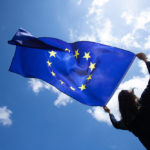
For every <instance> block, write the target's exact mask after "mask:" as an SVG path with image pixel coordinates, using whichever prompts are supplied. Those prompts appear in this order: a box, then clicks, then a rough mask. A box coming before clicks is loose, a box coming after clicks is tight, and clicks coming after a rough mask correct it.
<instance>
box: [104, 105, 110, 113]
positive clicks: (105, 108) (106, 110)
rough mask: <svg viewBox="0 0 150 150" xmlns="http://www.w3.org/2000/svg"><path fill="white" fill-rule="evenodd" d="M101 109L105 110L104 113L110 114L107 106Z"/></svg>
mask: <svg viewBox="0 0 150 150" xmlns="http://www.w3.org/2000/svg"><path fill="white" fill-rule="evenodd" d="M103 109H104V110H105V112H107V113H109V114H110V109H109V108H108V107H107V106H104V107H103Z"/></svg>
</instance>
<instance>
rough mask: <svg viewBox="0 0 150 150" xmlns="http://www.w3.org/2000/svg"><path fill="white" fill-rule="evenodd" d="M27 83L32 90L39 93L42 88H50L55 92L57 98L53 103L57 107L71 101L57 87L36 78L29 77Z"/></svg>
mask: <svg viewBox="0 0 150 150" xmlns="http://www.w3.org/2000/svg"><path fill="white" fill-rule="evenodd" d="M29 85H30V87H31V88H32V90H33V92H34V93H36V94H37V93H39V92H40V91H41V90H42V89H46V90H50V91H53V92H54V93H55V94H57V95H58V96H57V99H56V100H55V101H54V105H55V106H57V107H60V106H66V105H67V104H68V103H72V102H73V101H72V99H71V98H70V97H69V96H67V95H65V94H63V93H62V92H60V91H59V90H58V89H56V88H55V87H53V86H51V85H50V84H48V83H46V82H43V81H40V80H38V79H30V80H29Z"/></svg>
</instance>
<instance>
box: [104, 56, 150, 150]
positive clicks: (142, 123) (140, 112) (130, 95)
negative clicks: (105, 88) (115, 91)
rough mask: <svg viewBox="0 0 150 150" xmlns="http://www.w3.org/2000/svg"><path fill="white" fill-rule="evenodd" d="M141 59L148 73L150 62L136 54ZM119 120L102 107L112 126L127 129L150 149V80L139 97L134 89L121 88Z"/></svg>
mask: <svg viewBox="0 0 150 150" xmlns="http://www.w3.org/2000/svg"><path fill="white" fill-rule="evenodd" d="M136 56H137V57H138V58H139V59H140V60H143V61H144V62H145V64H146V66H147V69H148V71H149V73H150V62H149V61H148V60H147V57H146V55H145V54H144V53H138V54H137V55H136ZM118 101H119V110H120V113H121V120H120V121H117V120H116V119H115V116H114V115H113V114H112V113H111V112H110V109H109V108H108V107H107V106H105V107H103V108H104V110H105V112H107V113H109V116H110V120H111V122H112V124H113V126H114V127H115V128H117V129H122V130H129V131H130V132H132V133H133V134H134V135H135V136H137V137H138V138H139V140H140V141H141V143H142V144H143V145H144V146H145V147H146V148H147V149H148V150H150V80H149V82H148V85H147V87H146V89H145V90H144V91H143V93H142V95H141V97H140V98H138V97H137V96H136V95H135V94H134V90H122V91H121V92H120V93H119V95H118Z"/></svg>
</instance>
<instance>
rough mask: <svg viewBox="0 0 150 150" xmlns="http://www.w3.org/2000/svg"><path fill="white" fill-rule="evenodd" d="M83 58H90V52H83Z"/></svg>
mask: <svg viewBox="0 0 150 150" xmlns="http://www.w3.org/2000/svg"><path fill="white" fill-rule="evenodd" d="M83 58H85V59H86V60H88V59H89V58H91V56H90V52H88V53H86V52H85V53H84V56H83Z"/></svg>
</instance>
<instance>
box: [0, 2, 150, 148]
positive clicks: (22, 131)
mask: <svg viewBox="0 0 150 150" xmlns="http://www.w3.org/2000/svg"><path fill="white" fill-rule="evenodd" d="M0 20H1V21H0V68H1V70H0V77H1V78H0V149H2V150H10V149H11V150H20V149H21V150H41V149H42V150H48V149H52V150H66V149H68V150H69V149H71V150H91V149H94V150H101V149H104V150H120V149H121V150H126V149H128V150H133V149H136V150H144V149H145V148H144V147H143V146H142V144H141V143H140V142H139V141H138V139H137V138H136V137H134V136H133V135H132V134H131V133H129V132H128V131H121V130H116V129H114V128H113V127H112V125H111V123H110V120H109V117H108V115H107V114H105V113H104V112H103V110H102V109H101V108H100V107H89V106H85V105H83V104H81V103H79V102H77V101H75V100H73V99H71V98H69V97H67V96H66V95H64V94H62V93H60V92H59V91H57V90H56V89H54V88H52V87H51V86H50V85H48V84H46V83H44V82H42V81H40V80H35V79H27V78H23V77H21V76H19V75H17V74H13V73H10V72H9V71H8V69H9V66H10V63H11V60H12V57H13V55H14V52H15V47H14V46H12V45H8V44H7V41H8V40H10V39H11V38H12V36H13V35H14V33H15V32H16V30H17V29H18V28H20V27H23V28H24V29H26V30H28V31H29V32H31V33H32V34H33V35H35V36H36V37H43V36H44V37H55V38H59V39H62V40H64V41H67V42H74V41H79V40H90V41H95V42H100V43H103V44H108V45H112V46H116V47H120V48H124V49H127V50H130V51H132V52H134V53H138V52H144V53H146V54H147V55H148V57H149V54H150V5H149V1H148V0H142V1H141V0H132V1H131V0H124V1H120V0H115V1H113V0H86V1H84V0H55V1H52V0H43V1H40V0H26V1H23V0H14V1H8V0H1V2H0ZM149 58H150V57H149ZM147 80H148V74H147V70H146V68H145V66H144V64H143V63H142V62H140V61H138V60H135V61H134V63H133V65H132V67H131V68H130V70H129V72H128V73H127V75H126V77H125V78H124V80H123V81H122V83H121V85H120V86H119V88H118V89H117V91H116V93H115V94H114V96H113V97H112V99H111V100H110V102H109V103H108V107H109V108H110V109H111V111H112V112H113V113H114V114H115V116H116V117H117V118H118V119H119V112H118V107H117V106H118V103H117V95H118V92H119V91H120V90H121V89H130V88H133V87H136V89H135V92H136V94H137V95H138V96H140V94H141V93H142V91H143V89H144V87H145V86H146V84H147Z"/></svg>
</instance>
